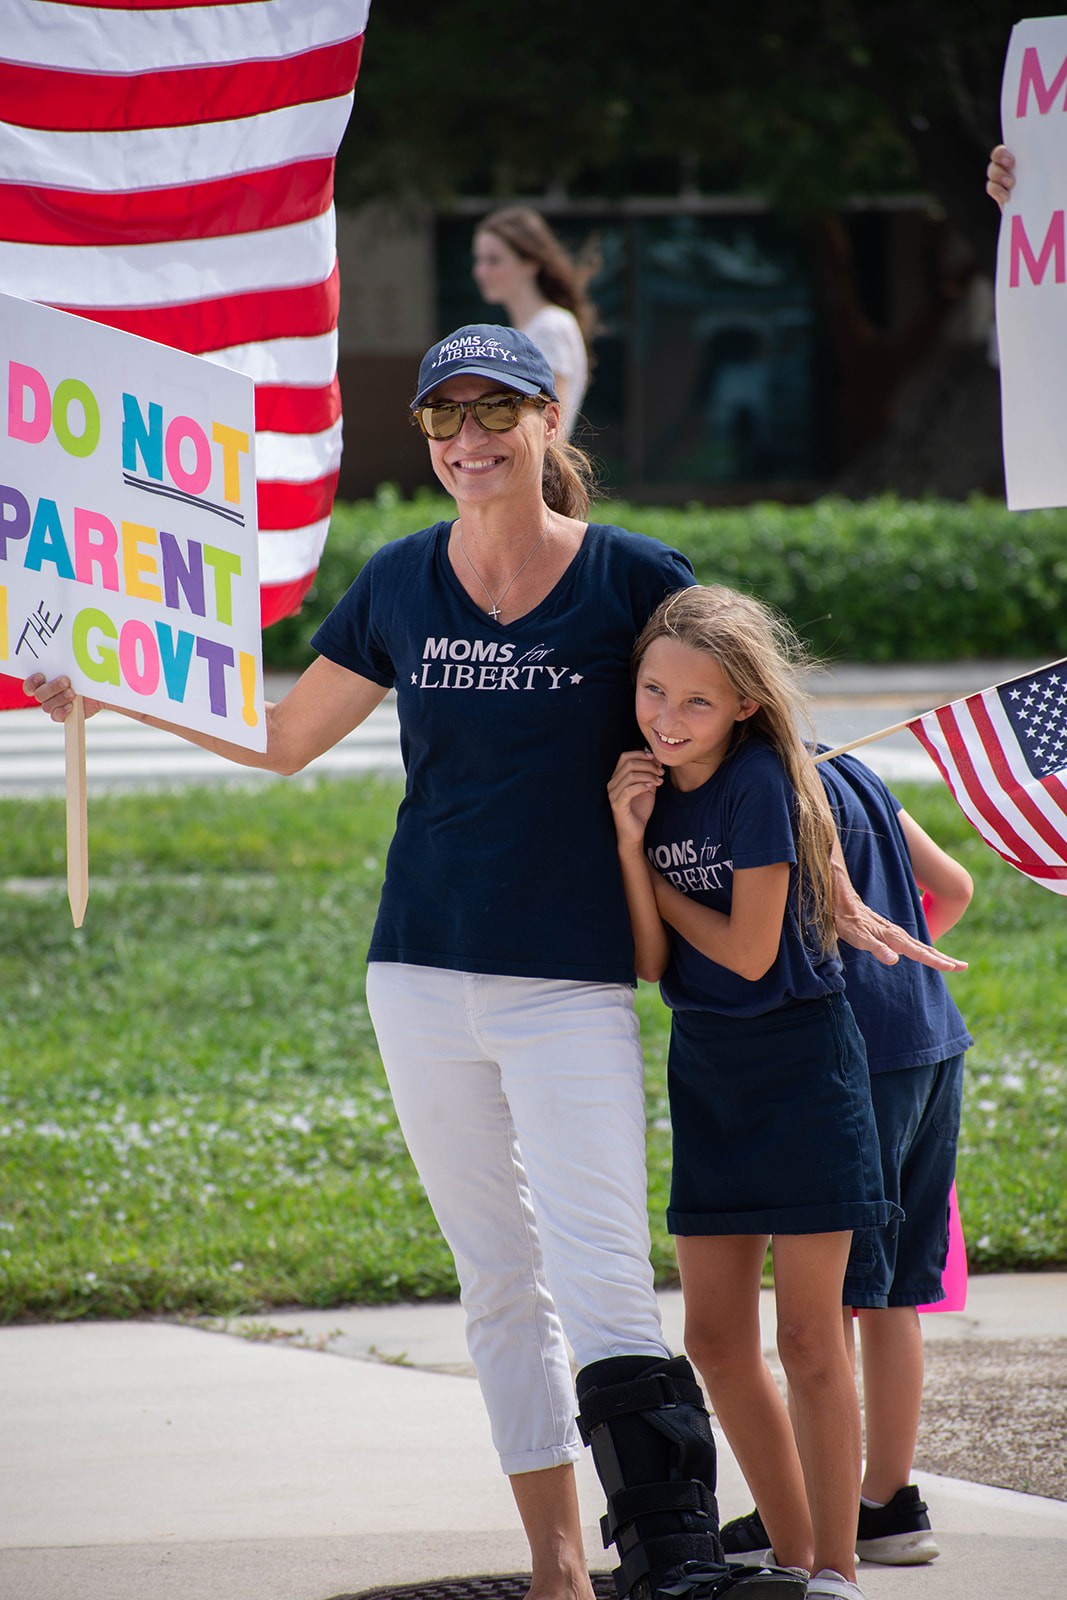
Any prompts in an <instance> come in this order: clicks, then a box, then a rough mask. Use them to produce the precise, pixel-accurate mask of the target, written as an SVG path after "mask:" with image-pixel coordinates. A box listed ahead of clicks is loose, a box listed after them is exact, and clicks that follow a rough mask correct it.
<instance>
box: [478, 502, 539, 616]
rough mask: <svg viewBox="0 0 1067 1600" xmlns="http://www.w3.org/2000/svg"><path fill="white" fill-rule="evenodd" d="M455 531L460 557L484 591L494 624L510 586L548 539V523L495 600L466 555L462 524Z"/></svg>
mask: <svg viewBox="0 0 1067 1600" xmlns="http://www.w3.org/2000/svg"><path fill="white" fill-rule="evenodd" d="M457 531H458V533H459V551H460V555H461V556H462V557H463V559H464V561H465V562H466V563H467V565H468V567H470V569H471V571H472V572H473V573H474V576H475V577H476V578H477V580H478V582H479V583H480V584H481V586H482V588H483V589H484V590H485V593H486V598H487V599H488V601H489V615H490V616H491V617H492V619H493V621H494V622H496V621H497V619H498V618H499V616H500V610H501V607H502V606H503V604H504V598H505V596H506V595H507V592H508V590H509V589H510V588H511V586H512V584H513V583H514V582H515V580H516V578H518V577H520V576H521V574H522V573H524V572H525V571H526V568H527V567H528V566H529V565H530V562H531V561H532V560H533V558H534V556H535V555H536V554H537V552H538V550H540V548H541V546H542V545H543V544H544V542H545V540H546V539H547V538H548V523H547V522H546V523H545V531H544V533H543V534H542V535H541V537H540V539H538V541H537V543H536V544H535V545H534V547H533V549H532V550H531V551H530V554H529V555H528V556H527V557H526V560H525V561H524V562H523V563H522V566H521V567H519V568H518V569H517V570H516V571H515V572H513V573H512V575H511V577H510V578H509V579H508V581H507V583H506V584H505V585H504V587H503V589H502V590H501V591H500V593H499V594H498V595H497V597H496V599H495V600H494V598H493V596H492V593H491V591H490V589H489V585H488V584H487V583H486V581H485V579H484V578H483V577H482V575H481V573H480V572H479V571H478V568H477V567H476V566H475V565H474V562H473V561H472V560H471V558H470V556H469V555H468V554H467V547H466V545H465V544H464V543H463V527H462V524H461V525H460V527H459V529H458V530H457Z"/></svg>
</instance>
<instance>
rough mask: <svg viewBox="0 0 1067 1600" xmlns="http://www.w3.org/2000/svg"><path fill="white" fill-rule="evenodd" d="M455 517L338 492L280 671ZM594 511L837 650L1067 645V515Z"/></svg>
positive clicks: (826, 507)
mask: <svg viewBox="0 0 1067 1600" xmlns="http://www.w3.org/2000/svg"><path fill="white" fill-rule="evenodd" d="M453 514H454V508H453V506H452V502H451V501H449V500H446V499H444V498H442V497H441V496H437V495H432V494H430V493H428V492H423V493H420V494H419V495H417V496H416V497H415V498H414V499H412V500H403V499H402V498H401V497H400V496H399V495H398V494H397V492H396V491H395V490H394V489H392V488H390V487H389V486H385V487H383V488H382V489H380V490H379V491H378V494H377V496H376V497H375V499H374V500H366V501H360V502H358V503H356V504H342V503H338V505H337V506H336V507H335V509H334V515H333V523H332V527H331V532H330V537H329V540H328V541H327V545H326V550H325V553H324V555H323V559H322V563H321V565H320V567H319V570H318V574H317V577H316V580H315V585H314V587H313V588H312V590H311V592H310V594H309V596H308V599H307V601H306V602H305V604H304V608H303V610H302V611H301V613H300V615H299V616H298V617H292V618H289V619H288V620H287V621H285V622H282V623H279V624H278V625H277V626H276V627H274V628H270V629H268V630H267V632H266V633H265V634H264V654H265V656H266V664H267V666H268V667H274V668H299V667H302V666H304V665H305V664H306V663H307V661H308V660H310V658H311V653H312V652H311V650H310V646H309V643H308V641H309V640H310V638H311V635H312V633H313V632H314V631H315V628H316V627H317V626H318V624H319V621H320V620H321V618H322V617H323V616H324V615H325V614H326V612H327V611H329V609H330V607H331V606H332V605H333V604H334V602H335V601H336V600H337V599H338V598H339V597H340V596H341V595H342V594H343V593H344V591H345V589H346V587H347V586H348V584H349V583H351V581H352V579H353V578H354V577H355V576H356V574H357V573H358V572H359V570H360V568H361V567H362V566H363V563H364V562H365V561H366V560H367V558H368V556H369V555H370V554H371V553H372V552H373V551H374V550H376V549H377V548H378V546H379V545H382V544H385V543H387V542H389V541H390V540H392V539H397V538H400V537H402V536H403V535H404V534H406V533H411V532H413V531H414V530H415V529H417V528H422V527H425V526H427V524H429V523H431V522H433V521H436V520H438V519H439V518H442V517H448V516H450V515H453ZM594 516H595V517H597V518H598V519H599V520H600V521H604V522H617V523H619V524H621V525H622V526H623V527H628V528H636V529H639V530H640V531H642V532H644V533H649V534H651V535H652V536H653V537H654V538H656V539H661V540H663V542H664V543H666V544H672V545H676V546H677V547H678V549H680V550H683V551H684V552H685V553H686V555H688V556H689V558H690V560H691V561H692V563H693V566H694V568H695V570H696V574H697V577H698V578H699V579H700V580H701V581H702V582H713V581H718V582H721V583H728V584H732V585H734V586H735V587H737V588H743V589H748V590H751V591H753V592H754V593H756V594H759V595H761V596H762V597H763V598H764V599H766V600H769V601H770V602H771V603H772V604H774V605H776V606H778V607H779V608H780V609H781V610H782V611H784V612H785V613H786V615H787V616H788V617H789V618H790V619H791V620H792V622H793V624H794V626H795V627H796V628H797V629H798V631H799V632H800V633H801V635H802V636H803V638H804V639H805V640H806V641H807V643H808V644H809V645H810V647H811V649H812V650H813V651H814V652H815V653H816V654H817V655H819V656H823V657H825V658H827V659H830V660H839V661H898V662H899V661H949V660H965V659H968V658H975V657H979V656H1020V657H1042V658H1047V659H1049V660H1051V659H1053V658H1055V657H1058V656H1061V655H1067V606H1065V604H1064V598H1065V594H1067V510H1065V511H1026V512H1011V511H1008V510H1007V509H1006V507H1005V506H1004V505H1003V504H1002V503H1001V502H999V501H994V500H985V499H980V498H978V497H975V498H974V499H972V500H970V501H967V502H966V503H963V504H961V503H959V502H957V501H944V500H923V501H903V500H897V499H895V498H894V497H892V496H884V497H882V498H880V499H876V500H865V501H849V500H838V499H825V500H818V501H816V502H815V503H814V504H812V505H807V506H784V505H779V504H777V503H772V502H767V503H763V504H759V505H753V506H746V507H744V508H741V509H730V510H722V509H718V508H710V507H706V506H698V505H694V506H688V507H685V508H675V509H665V508H661V507H655V508H653V507H649V506H634V505H628V504H625V503H622V502H602V503H601V504H600V505H599V506H598V507H596V508H595V510H594Z"/></svg>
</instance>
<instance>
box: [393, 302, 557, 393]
mask: <svg viewBox="0 0 1067 1600" xmlns="http://www.w3.org/2000/svg"><path fill="white" fill-rule="evenodd" d="M464 377H472V378H491V379H492V380H493V381H494V383H496V382H499V384H500V387H501V388H502V389H513V390H514V391H515V393H516V394H529V395H534V394H547V395H548V397H549V399H550V400H556V401H558V400H559V395H558V394H557V393H556V384H555V379H554V378H553V376H552V368H551V367H550V366H549V364H548V362H547V361H546V360H545V358H544V356H543V355H542V354H541V352H540V350H539V349H538V348H537V346H536V345H535V344H534V342H533V340H532V339H528V338H527V337H526V335H525V334H524V333H520V332H519V330H518V328H503V327H497V326H495V324H493V323H491V322H472V323H469V324H468V325H467V327H465V328H457V329H456V331H455V333H450V334H449V335H448V337H447V338H445V339H440V340H439V341H438V342H437V344H435V345H431V346H430V348H429V350H427V352H426V354H425V355H424V356H423V358H422V365H421V366H420V367H419V386H418V388H417V389H416V391H415V398H414V400H412V402H411V404H412V408H414V407H415V406H418V405H421V404H422V402H423V401H424V400H425V398H426V396H427V395H428V394H430V393H431V392H432V391H433V390H434V389H436V388H437V386H438V384H441V383H444V382H445V381H446V379H448V378H464Z"/></svg>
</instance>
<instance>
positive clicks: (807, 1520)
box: [608, 587, 900, 1600]
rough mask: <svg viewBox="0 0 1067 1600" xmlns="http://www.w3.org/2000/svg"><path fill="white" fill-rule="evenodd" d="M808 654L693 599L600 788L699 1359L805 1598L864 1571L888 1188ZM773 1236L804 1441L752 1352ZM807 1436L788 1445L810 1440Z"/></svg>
mask: <svg viewBox="0 0 1067 1600" xmlns="http://www.w3.org/2000/svg"><path fill="white" fill-rule="evenodd" d="M799 658H800V648H799V645H798V643H797V641H796V639H795V637H794V636H793V635H792V633H791V631H790V630H789V629H788V627H787V625H786V624H785V623H784V622H783V621H782V620H781V619H780V618H778V617H776V616H775V614H774V613H772V612H771V611H769V609H768V608H767V607H765V606H763V605H761V604H760V603H759V602H758V601H755V600H752V599H750V598H748V597H746V596H743V595H740V594H736V593H734V592H733V591H731V590H728V589H723V588H720V587H712V588H690V589H686V590H683V591H681V592H680V593H678V594H676V595H673V596H672V597H671V598H670V599H668V600H667V601H665V602H664V604H663V605H661V606H660V607H659V608H658V609H657V611H656V612H655V613H654V614H653V616H652V618H651V620H650V621H649V623H648V625H647V626H646V628H645V629H644V630H643V632H642V633H641V635H640V638H639V639H638V641H637V644H636V646H635V650H634V662H635V669H636V680H637V688H636V711H637V721H638V723H639V726H640V729H641V732H642V734H643V736H644V739H645V741H646V745H647V748H646V749H644V750H633V751H629V752H627V753H626V754H624V755H623V756H622V757H621V758H620V760H619V762H618V765H617V766H616V769H615V773H614V775H613V777H612V780H611V783H610V784H609V786H608V796H609V799H610V801H611V806H612V813H613V815H614V818H615V827H616V834H617V839H618V847H619V859H620V864H621V868H622V873H623V881H624V885H625V889H626V895H627V903H628V905H629V908H630V918H631V924H632V928H633V934H634V943H635V949H636V957H637V971H638V973H639V974H640V975H641V976H642V977H643V978H646V979H648V980H655V979H660V981H661V988H662V993H663V996H664V999H665V1000H666V1002H667V1004H668V1005H669V1006H670V1007H671V1010H672V1013H673V1016H672V1024H671V1045H670V1056H669V1061H668V1087H669V1092H670V1102H671V1123H672V1129H673V1155H674V1160H673V1171H672V1180H671V1199H670V1207H669V1210H668V1225H669V1227H670V1229H671V1231H672V1233H674V1234H675V1235H676V1241H677V1251H678V1265H679V1271H680V1275H681V1280H682V1289H683V1292H684V1295H685V1304H686V1336H685V1342H686V1349H687V1351H688V1353H689V1355H690V1357H691V1358H692V1360H693V1362H694V1364H695V1365H696V1366H697V1368H698V1369H699V1371H700V1374H701V1377H702V1378H703V1380H704V1383H705V1385H706V1387H707V1389H708V1392H709V1394H710V1396H711V1399H712V1402H713V1404H714V1407H715V1411H716V1413H717V1415H718V1418H719V1421H720V1423H721V1424H722V1427H723V1429H724V1431H725V1433H726V1436H727V1438H728V1439H729V1441H730V1444H731V1446H732V1448H733V1451H734V1454H735V1456H736V1458H737V1460H738V1464H739V1465H740V1467H741V1470H742V1472H743V1473H744V1475H745V1477H746V1479H747V1481H748V1483H749V1486H750V1488H751V1489H752V1490H753V1492H754V1494H755V1495H756V1498H757V1502H758V1504H759V1506H760V1509H761V1511H762V1512H763V1515H764V1518H765V1520H766V1524H767V1529H768V1532H769V1535H770V1539H771V1543H772V1545H773V1549H774V1552H775V1560H777V1561H778V1562H780V1563H782V1564H784V1565H787V1566H796V1567H801V1568H807V1569H810V1570H812V1571H813V1572H814V1574H815V1576H814V1577H812V1579H811V1581H810V1584H809V1586H808V1595H809V1596H810V1597H811V1600H862V1592H861V1591H860V1589H859V1588H858V1587H857V1585H856V1582H855V1533H856V1517H857V1511H858V1502H859V1484H860V1416H859V1402H858V1399H857V1395H856V1388H855V1381H854V1377H853V1372H852V1365H851V1361H850V1358H849V1353H848V1351H847V1348H846V1343H845V1336H844V1329H843V1323H842V1316H841V1303H842V1286H843V1282H844V1275H845V1267H846V1263H847V1261H848V1255H849V1247H850V1242H851V1239H852V1230H853V1229H861V1228H872V1229H875V1228H878V1227H881V1226H882V1225H883V1224H885V1223H886V1222H887V1221H889V1220H890V1219H891V1218H893V1217H896V1216H898V1215H899V1214H900V1213H899V1208H898V1207H897V1206H895V1205H894V1204H892V1203H891V1202H888V1201H887V1200H886V1198H885V1195H884V1192H883V1185H882V1175H881V1165H880V1161H879V1152H878V1141H877V1135H876V1131H875V1125H874V1115H873V1111H872V1107H871V1096H870V1083H869V1079H868V1074H867V1064H866V1058H865V1054H864V1048H863V1041H862V1039H861V1038H860V1035H859V1031H858V1029H857V1027H856V1024H855V1021H854V1019H853V1017H852V1013H851V1010H850V1008H849V1005H848V1002H847V1001H846V1000H845V997H844V993H843V991H844V976H843V971H842V966H841V962H840V960H839V958H838V956H837V953H836V946H835V942H834V937H833V927H832V920H831V916H830V898H831V894H830V884H831V853H832V849H833V845H834V830H833V825H832V821H831V818H830V814H829V810H828V807H827V805H826V799H825V795H824V793H823V789H822V785H821V784H820V782H819V778H818V775H817V773H816V771H815V769H814V767H813V765H812V763H811V760H810V756H809V754H808V752H807V750H806V749H805V747H804V745H803V743H802V741H801V739H800V737H799V734H798V731H797V726H796V722H797V711H798V709H799V708H800V706H801V703H802V696H801V693H800V690H799V687H798V684H797V675H796V668H797V666H798V664H799ZM768 1238H770V1239H771V1240H772V1250H773V1256H774V1277H775V1293H776V1298H777V1304H778V1326H779V1348H780V1351H781V1356H782V1362H783V1365H784V1367H785V1370H786V1374H787V1376H788V1378H789V1382H790V1385H791V1388H792V1392H793V1394H794V1396H795V1402H796V1420H797V1432H796V1439H795V1438H794V1433H793V1429H792V1428H791V1426H790V1421H789V1416H788V1413H787V1411H786V1407H785V1404H784V1402H783V1400H782V1397H781V1395H780V1394H779V1392H778V1389H777V1386H776V1384H775V1382H774V1379H773V1377H772V1375H771V1373H770V1370H769V1368H768V1367H767V1364H766V1362H765V1360H764V1358H763V1354H762V1348H761V1340H760V1327H759V1288H760V1277H761V1272H762V1268H763V1261H764V1256H765V1252H766V1248H767V1241H768ZM798 1442H799V1448H798Z"/></svg>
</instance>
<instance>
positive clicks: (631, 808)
mask: <svg viewBox="0 0 1067 1600" xmlns="http://www.w3.org/2000/svg"><path fill="white" fill-rule="evenodd" d="M662 782H663V768H662V766H661V765H660V763H659V762H658V761H657V760H656V758H655V756H654V755H653V754H652V753H651V751H649V750H627V751H626V752H625V753H624V754H623V755H621V756H620V757H619V759H618V762H617V763H616V766H615V771H614V772H613V773H612V775H611V778H610V780H609V782H608V800H609V802H610V804H611V814H612V816H613V817H614V818H615V832H616V834H617V835H618V839H619V843H620V844H630V845H642V844H644V840H645V828H646V826H647V824H648V819H649V817H650V816H651V815H652V808H653V806H654V805H655V803H656V790H657V789H658V788H659V786H660V784H661V783H662Z"/></svg>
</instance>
